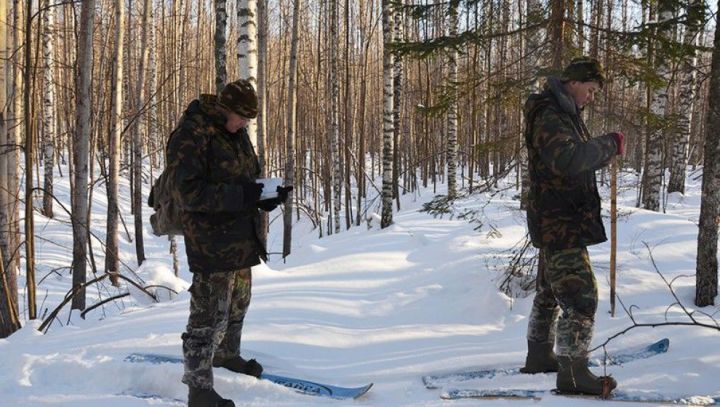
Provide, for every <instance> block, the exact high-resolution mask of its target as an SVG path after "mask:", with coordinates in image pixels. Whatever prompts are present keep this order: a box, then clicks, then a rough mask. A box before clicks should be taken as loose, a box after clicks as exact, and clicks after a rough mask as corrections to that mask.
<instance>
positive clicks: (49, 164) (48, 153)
mask: <svg viewBox="0 0 720 407" xmlns="http://www.w3.org/2000/svg"><path fill="white" fill-rule="evenodd" d="M42 6H43V7H44V8H45V10H44V11H43V12H42V19H43V33H42V43H43V115H42V130H43V131H42V149H43V164H44V167H45V176H44V183H43V209H42V212H43V215H45V216H47V217H48V218H52V217H53V199H52V195H53V166H54V164H55V147H54V143H55V136H56V134H57V129H56V126H55V123H56V121H55V119H56V118H55V79H54V78H55V64H54V62H53V53H54V46H53V42H54V34H53V31H54V30H55V9H56V7H48V6H50V0H43V2H42Z"/></svg>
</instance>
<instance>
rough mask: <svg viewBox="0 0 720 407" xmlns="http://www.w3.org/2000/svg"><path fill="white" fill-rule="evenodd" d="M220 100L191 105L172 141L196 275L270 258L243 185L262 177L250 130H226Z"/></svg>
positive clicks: (190, 260) (170, 151) (189, 252)
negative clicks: (219, 108)
mask: <svg viewBox="0 0 720 407" xmlns="http://www.w3.org/2000/svg"><path fill="white" fill-rule="evenodd" d="M216 100H217V99H216V97H215V96H213V95H202V96H201V97H200V100H194V101H192V102H191V103H190V105H189V106H188V108H187V110H186V111H185V114H184V115H183V116H182V118H181V119H180V123H179V125H178V127H177V129H176V130H175V131H174V132H173V134H172V135H171V136H170V142H169V144H168V157H167V162H172V163H175V164H177V170H176V177H175V183H174V188H175V191H174V193H175V194H177V195H176V196H177V197H178V201H179V202H181V204H182V206H183V215H182V226H183V234H184V235H185V251H186V253H187V257H188V264H189V266H190V271H191V272H193V273H213V272H227V271H233V270H238V269H241V268H246V267H251V266H254V265H256V264H258V263H259V262H260V261H259V257H263V258H264V257H265V256H266V253H265V248H264V247H263V245H262V244H261V243H260V242H261V240H260V239H259V237H258V234H257V231H258V230H259V228H258V222H259V213H258V209H257V207H256V206H255V203H254V202H246V199H245V197H244V196H243V189H242V186H241V184H243V183H249V182H255V180H256V179H257V177H258V176H259V173H260V167H259V165H258V161H257V156H256V155H255V151H254V149H253V147H252V144H251V142H250V139H249V137H248V134H247V131H246V130H245V129H242V130H240V131H238V132H237V133H235V134H231V133H228V131H227V130H225V117H224V115H223V114H222V113H221V112H220V111H219V110H218V109H217V108H216Z"/></svg>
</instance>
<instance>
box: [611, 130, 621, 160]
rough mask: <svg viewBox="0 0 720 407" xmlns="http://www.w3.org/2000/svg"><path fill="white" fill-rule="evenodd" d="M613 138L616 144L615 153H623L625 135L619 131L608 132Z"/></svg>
mask: <svg viewBox="0 0 720 407" xmlns="http://www.w3.org/2000/svg"><path fill="white" fill-rule="evenodd" d="M608 135H609V136H610V137H612V138H613V140H615V145H617V155H625V135H624V134H623V133H622V132H621V131H618V132H614V133H608Z"/></svg>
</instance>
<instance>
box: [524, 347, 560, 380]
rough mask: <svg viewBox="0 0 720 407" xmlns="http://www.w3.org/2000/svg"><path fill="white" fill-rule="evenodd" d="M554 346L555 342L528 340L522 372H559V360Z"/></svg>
mask: <svg viewBox="0 0 720 407" xmlns="http://www.w3.org/2000/svg"><path fill="white" fill-rule="evenodd" d="M554 346H555V343H554V342H534V341H528V353H527V357H526V358H525V366H524V367H521V368H520V372H522V373H528V374H534V373H552V372H557V371H558V360H557V356H556V355H555V351H553V347H554Z"/></svg>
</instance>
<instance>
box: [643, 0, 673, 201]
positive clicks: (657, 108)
mask: <svg viewBox="0 0 720 407" xmlns="http://www.w3.org/2000/svg"><path fill="white" fill-rule="evenodd" d="M672 3H673V0H660V2H659V3H658V22H657V36H658V37H660V38H662V40H663V42H668V41H669V40H670V33H671V32H672V29H671V27H670V21H671V20H672V18H673V4H672ZM660 45H661V42H660V41H655V42H654V46H655V48H654V60H655V67H656V71H657V75H658V78H659V80H660V83H659V84H657V85H655V87H654V89H653V90H652V93H651V95H652V96H651V102H650V123H649V125H648V129H647V132H648V133H647V153H646V158H645V174H644V179H643V190H644V191H643V207H644V208H645V209H648V210H651V211H659V210H660V193H661V189H662V172H663V132H664V126H663V124H662V123H663V122H664V118H665V109H666V106H667V100H668V81H669V79H670V68H669V65H668V62H667V55H666V53H665V49H663V48H661V47H660Z"/></svg>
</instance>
